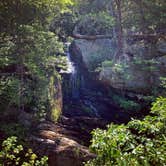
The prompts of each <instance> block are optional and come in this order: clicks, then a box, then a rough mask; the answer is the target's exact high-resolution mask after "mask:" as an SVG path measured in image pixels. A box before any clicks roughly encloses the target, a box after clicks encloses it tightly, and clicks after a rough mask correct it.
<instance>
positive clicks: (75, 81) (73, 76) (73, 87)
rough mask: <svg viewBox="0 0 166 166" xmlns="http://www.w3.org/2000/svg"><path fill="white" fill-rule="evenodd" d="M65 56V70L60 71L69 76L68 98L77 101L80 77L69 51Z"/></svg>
mask: <svg viewBox="0 0 166 166" xmlns="http://www.w3.org/2000/svg"><path fill="white" fill-rule="evenodd" d="M66 45H67V47H69V44H68V43H67V44H66ZM66 55H67V59H66V60H67V61H66V62H67V70H66V71H64V70H63V71H61V73H66V74H68V75H69V80H68V87H67V88H68V89H69V91H70V97H71V98H73V99H78V98H79V96H80V92H79V84H80V81H81V80H80V76H79V73H78V70H77V68H78V67H77V66H76V64H74V62H72V60H71V54H70V52H69V49H68V50H67V52H66Z"/></svg>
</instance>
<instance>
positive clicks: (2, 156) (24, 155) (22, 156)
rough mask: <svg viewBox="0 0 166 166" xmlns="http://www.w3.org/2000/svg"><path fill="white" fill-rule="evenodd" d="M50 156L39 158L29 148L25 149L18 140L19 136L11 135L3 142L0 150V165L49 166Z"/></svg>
mask: <svg viewBox="0 0 166 166" xmlns="http://www.w3.org/2000/svg"><path fill="white" fill-rule="evenodd" d="M47 160H48V158H47V157H46V156H44V157H42V158H41V159H38V156H37V155H36V154H35V153H33V152H32V150H31V149H28V150H27V152H25V149H24V148H23V146H22V145H19V144H18V142H17V137H14V136H12V137H9V138H7V139H6V140H5V141H3V143H2V150H1V151H0V165H2V166H5V165H7V166H14V165H21V166H47V165H48V164H47Z"/></svg>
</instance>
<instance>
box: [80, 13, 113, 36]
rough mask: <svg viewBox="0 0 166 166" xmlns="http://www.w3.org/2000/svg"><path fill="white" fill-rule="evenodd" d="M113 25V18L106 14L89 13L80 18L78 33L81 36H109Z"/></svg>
mask: <svg viewBox="0 0 166 166" xmlns="http://www.w3.org/2000/svg"><path fill="white" fill-rule="evenodd" d="M114 24H115V21H114V18H113V17H112V16H110V14H109V13H107V12H104V11H100V12H98V13H89V14H87V15H85V16H82V18H81V23H80V24H79V26H78V32H79V33H80V34H83V35H85V34H86V35H88V34H89V35H101V34H111V32H112V27H113V25H114Z"/></svg>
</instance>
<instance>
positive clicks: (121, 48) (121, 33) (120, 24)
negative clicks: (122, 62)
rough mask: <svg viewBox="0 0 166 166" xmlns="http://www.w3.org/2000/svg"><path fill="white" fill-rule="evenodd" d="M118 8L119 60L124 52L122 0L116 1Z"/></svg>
mask: <svg viewBox="0 0 166 166" xmlns="http://www.w3.org/2000/svg"><path fill="white" fill-rule="evenodd" d="M115 3H116V8H117V39H118V52H117V54H116V56H117V57H118V58H119V57H120V55H121V54H122V52H123V27H122V13H121V0H115Z"/></svg>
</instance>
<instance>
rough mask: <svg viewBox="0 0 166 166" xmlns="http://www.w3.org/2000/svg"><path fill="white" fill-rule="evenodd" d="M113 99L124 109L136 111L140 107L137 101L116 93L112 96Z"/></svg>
mask: <svg viewBox="0 0 166 166" xmlns="http://www.w3.org/2000/svg"><path fill="white" fill-rule="evenodd" d="M113 101H114V102H115V103H116V104H117V105H119V106H120V107H121V108H122V109H124V110H126V111H138V110H140V109H141V106H140V105H139V104H138V103H136V102H134V101H132V100H128V99H126V98H124V97H121V96H118V95H114V96H113Z"/></svg>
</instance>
